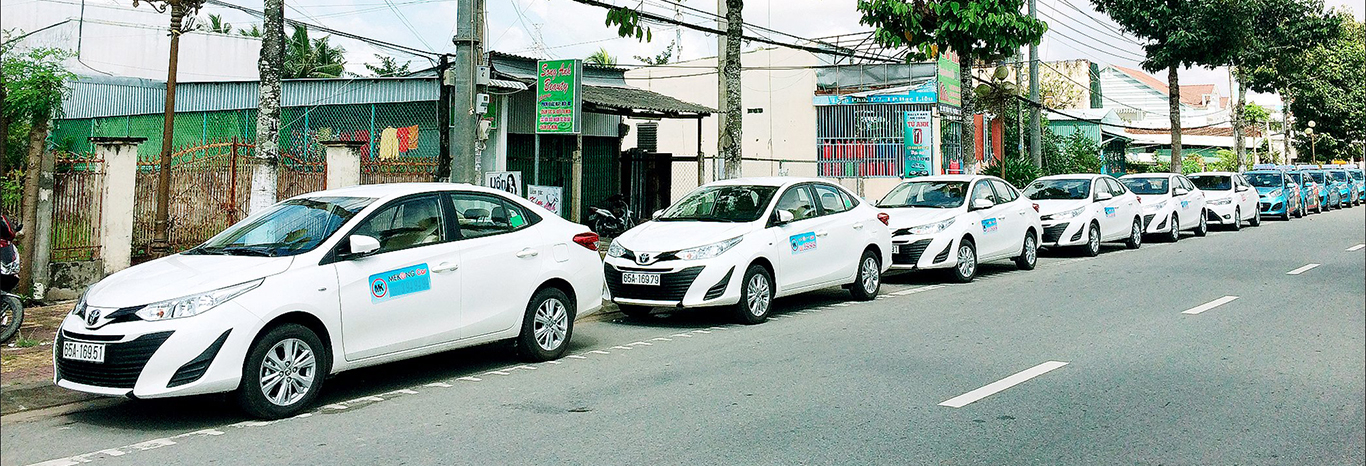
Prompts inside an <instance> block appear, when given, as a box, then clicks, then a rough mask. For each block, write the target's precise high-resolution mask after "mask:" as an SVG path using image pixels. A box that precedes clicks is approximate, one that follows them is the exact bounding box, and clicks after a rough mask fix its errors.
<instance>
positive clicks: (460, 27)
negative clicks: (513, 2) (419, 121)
mask: <svg viewBox="0 0 1366 466" xmlns="http://www.w3.org/2000/svg"><path fill="white" fill-rule="evenodd" d="M455 17H456V25H455V37H454V38H452V40H451V41H452V42H453V43H454V44H455V63H454V67H455V68H454V71H455V72H454V78H455V82H454V88H453V89H452V90H451V100H452V103H451V111H452V112H453V113H452V114H451V118H450V121H449V122H442V124H449V125H451V128H450V131H451V154H450V160H451V162H450V168H449V172H448V174H447V175H446V176H447V180H448V181H451V182H456V183H462V182H463V183H472V184H479V182H480V179H479V178H480V173H479V168H480V167H478V164H479V157H480V155H479V150H478V146H479V134H478V133H479V115H478V114H476V113H475V107H476V103H477V102H476V99H478V98H479V94H480V92H479V91H480V89H476V87H482V86H479V85H478V82H479V80H478V77H477V75H478V74H479V67H480V66H481V65H482V64H483V61H484V60H483V56H484V49H483V40H482V34H483V27H482V23H483V18H484V0H457V1H456V11H455Z"/></svg>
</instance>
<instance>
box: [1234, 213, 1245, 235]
mask: <svg viewBox="0 0 1366 466" xmlns="http://www.w3.org/2000/svg"><path fill="white" fill-rule="evenodd" d="M1241 229H1243V210H1242V209H1238V208H1234V209H1233V230H1234V231H1238V230H1241Z"/></svg>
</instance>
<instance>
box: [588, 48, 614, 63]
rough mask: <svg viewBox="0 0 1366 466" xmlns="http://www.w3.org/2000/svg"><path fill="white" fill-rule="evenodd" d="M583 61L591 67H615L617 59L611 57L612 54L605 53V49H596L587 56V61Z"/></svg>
mask: <svg viewBox="0 0 1366 466" xmlns="http://www.w3.org/2000/svg"><path fill="white" fill-rule="evenodd" d="M585 61H587V62H588V63H590V64H593V65H600V66H616V64H617V57H614V56H612V54H610V53H607V49H606V48H604V47H598V51H596V52H593V54H592V55H589V56H588V59H587V60H585Z"/></svg>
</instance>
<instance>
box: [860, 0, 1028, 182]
mask: <svg viewBox="0 0 1366 466" xmlns="http://www.w3.org/2000/svg"><path fill="white" fill-rule="evenodd" d="M1023 7H1024V1H1023V0H938V1H933V0H859V1H858V6H857V8H858V10H859V12H860V13H862V14H863V17H862V18H861V19H860V20H859V22H860V23H861V24H866V25H869V26H872V27H874V28H876V30H875V31H874V33H873V39H874V40H875V41H876V42H877V43H878V44H879V45H882V46H884V47H888V48H901V47H908V48H910V54H908V55H907V59H909V60H926V59H929V58H934V57H936V56H937V55H938V54H939V52H940V50H943V49H949V50H953V51H954V52H955V53H957V54H958V60H959V68H958V70H959V78H960V79H961V80H962V81H963V86H966V87H965V89H971V88H973V86H972V82H973V80H972V67H973V63H975V62H978V61H992V60H999V59H1001V58H1004V57H1007V56H1009V55H1011V54H1013V53H1015V51H1016V50H1018V49H1019V48H1020V47H1021V46H1024V45H1027V44H1033V43H1038V41H1039V39H1040V38H1041V37H1043V33H1044V31H1046V30H1047V29H1048V25H1047V24H1045V23H1044V22H1042V21H1039V20H1037V19H1034V18H1030V17H1028V16H1025V15H1023V14H1021V13H1020V11H1021V9H1022V8H1023ZM973 94H974V92H963V108H962V115H963V127H962V137H961V141H962V145H961V146H960V147H963V148H970V147H974V146H975V145H976V142H975V137H976V130H975V128H974V126H973V123H972V122H973V115H974V114H975V113H976V112H975V109H974V107H973V100H974V99H973ZM965 150H966V149H965ZM964 158H966V157H964Z"/></svg>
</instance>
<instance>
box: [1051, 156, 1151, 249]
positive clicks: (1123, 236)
mask: <svg viewBox="0 0 1366 466" xmlns="http://www.w3.org/2000/svg"><path fill="white" fill-rule="evenodd" d="M1024 195H1025V197H1028V198H1029V199H1030V200H1032V201H1034V203H1035V204H1038V205H1039V220H1040V221H1042V222H1043V241H1042V242H1041V243H1040V244H1041V245H1042V246H1049V247H1057V246H1081V248H1082V251H1083V252H1085V253H1086V255H1088V256H1095V255H1097V254H1100V243H1101V242H1102V241H1124V244H1125V245H1126V246H1128V247H1129V249H1137V248H1138V247H1139V246H1140V245H1142V244H1143V219H1142V211H1141V210H1140V208H1139V205H1138V197H1137V196H1135V195H1134V193H1132V192H1129V190H1128V189H1127V188H1125V187H1124V185H1123V184H1121V183H1120V182H1119V180H1116V179H1114V178H1111V177H1110V176H1107V175H1096V174H1073V175H1053V176H1045V177H1043V178H1039V179H1037V180H1034V182H1032V183H1029V186H1026V187H1025V189H1024Z"/></svg>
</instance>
